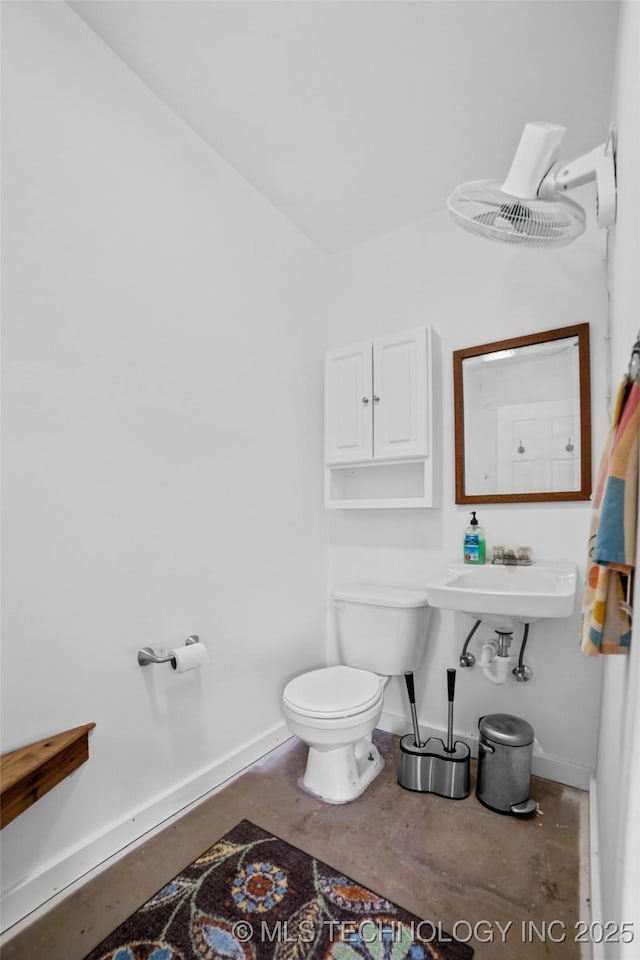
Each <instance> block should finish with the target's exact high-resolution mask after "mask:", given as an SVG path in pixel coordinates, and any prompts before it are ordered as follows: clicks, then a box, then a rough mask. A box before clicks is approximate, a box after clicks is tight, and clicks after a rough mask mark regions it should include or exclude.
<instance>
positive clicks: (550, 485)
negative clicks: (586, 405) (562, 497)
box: [497, 400, 580, 493]
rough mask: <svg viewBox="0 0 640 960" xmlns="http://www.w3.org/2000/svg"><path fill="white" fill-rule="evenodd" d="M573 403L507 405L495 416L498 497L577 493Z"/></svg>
mask: <svg viewBox="0 0 640 960" xmlns="http://www.w3.org/2000/svg"><path fill="white" fill-rule="evenodd" d="M577 427H578V416H577V413H576V412H575V403H574V402H571V401H566V400H549V401H541V402H540V403H520V404H509V405H505V406H502V407H499V408H498V411H497V441H498V442H497V492H498V493H538V492H540V491H543V490H551V491H558V490H579V489H580V438H579V436H576V435H577V434H578V433H579V431H578V429H577Z"/></svg>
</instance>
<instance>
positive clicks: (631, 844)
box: [594, 2, 640, 960]
mask: <svg viewBox="0 0 640 960" xmlns="http://www.w3.org/2000/svg"><path fill="white" fill-rule="evenodd" d="M614 117H615V123H616V128H617V136H618V148H617V175H618V218H617V223H616V226H615V228H613V229H612V231H611V267H610V286H611V313H612V373H613V381H614V383H615V384H617V382H618V381H619V380H620V379H621V377H622V375H623V373H624V371H625V369H626V366H627V364H628V362H629V354H630V351H631V347H632V346H633V343H634V341H635V339H636V336H637V335H638V330H639V329H640V288H639V286H638V263H640V236H639V235H638V223H640V174H639V171H640V5H639V4H637V3H635V2H629V3H625V4H624V5H623V7H622V10H621V19H620V28H619V44H618V69H617V76H616V90H615V101H614ZM638 544H639V545H640V534H639V537H638ZM634 606H635V608H636V609H640V589H639V584H638V581H637V579H636V595H635V601H634ZM604 667H605V669H604V677H603V680H604V682H603V696H602V722H601V725H600V737H599V743H598V764H597V771H596V791H595V795H596V797H597V810H598V840H599V857H600V871H599V877H595V878H594V879H595V880H596V881H598V880H599V881H600V883H599V887H600V889H601V891H602V902H601V904H600V905H599V906H600V909H601V911H602V913H601V916H602V917H603V918H604V919H607V920H613V921H616V922H618V923H624V922H626V923H632V924H634V931H635V936H634V940H633V941H632V942H631V943H629V944H627V945H616V944H611V945H609V946H608V948H607V950H606V956H607V957H609V958H614V957H618V956H624V957H628V958H629V960H635V958H637V957H638V954H639V950H640V947H639V945H638V944H639V942H640V857H639V853H640V825H639V823H638V809H639V807H640V709H638V699H639V697H640V630H639V629H638V624H637V621H636V623H635V625H634V630H633V637H632V643H631V652H630V655H629V657H609V658H607V660H606V662H605V664H604Z"/></svg>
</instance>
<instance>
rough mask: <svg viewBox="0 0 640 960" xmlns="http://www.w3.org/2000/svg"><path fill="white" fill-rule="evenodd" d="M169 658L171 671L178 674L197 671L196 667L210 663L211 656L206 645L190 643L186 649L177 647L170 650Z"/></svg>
mask: <svg viewBox="0 0 640 960" xmlns="http://www.w3.org/2000/svg"><path fill="white" fill-rule="evenodd" d="M169 656H170V657H171V669H172V670H175V672H176V673H184V672H185V671H186V670H195V668H196V667H201V666H203V664H205V663H209V654H208V653H207V648H206V647H205V645H204V643H188V644H186V646H184V647H176V649H175V650H169Z"/></svg>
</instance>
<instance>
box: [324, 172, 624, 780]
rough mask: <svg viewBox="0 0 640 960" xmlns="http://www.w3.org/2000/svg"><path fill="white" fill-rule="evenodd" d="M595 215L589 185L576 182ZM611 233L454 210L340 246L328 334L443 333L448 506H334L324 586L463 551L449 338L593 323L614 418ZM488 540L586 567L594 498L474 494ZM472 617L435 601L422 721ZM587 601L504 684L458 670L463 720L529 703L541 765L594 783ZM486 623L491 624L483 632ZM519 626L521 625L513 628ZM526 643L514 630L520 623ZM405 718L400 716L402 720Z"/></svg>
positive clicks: (598, 367) (424, 570)
mask: <svg viewBox="0 0 640 960" xmlns="http://www.w3.org/2000/svg"><path fill="white" fill-rule="evenodd" d="M576 197H577V199H579V200H582V201H583V202H584V203H585V204H586V205H587V207H588V210H589V219H590V220H591V221H593V220H594V209H595V204H594V191H593V189H592V188H583V189H582V190H581V191H580V192H579V193H577V194H576ZM603 252H604V236H603V235H602V234H600V233H598V231H597V230H595V229H594V228H591V229H590V230H589V231H588V232H587V234H585V235H584V236H583V237H582V238H580V239H579V240H578V241H577V242H576V243H574V244H573V245H571V246H569V247H564V248H561V249H558V250H550V251H542V250H530V249H521V248H511V247H507V246H503V245H499V244H495V243H490V242H488V241H485V242H483V241H482V240H481V239H479V238H476V237H473V236H471V235H469V234H466V233H464V232H463V231H462V230H460V229H459V228H458V227H456V226H455V225H454V224H453V222H452V221H451V220H450V219H449V217H448V215H447V214H446V212H442V213H438V214H435V215H433V216H430V217H427V218H424V219H422V220H419V221H417V222H415V223H413V224H411V225H409V226H407V227H405V228H403V229H402V230H398V231H396V232H394V233H390V234H387V235H386V236H384V237H380V238H379V239H377V240H373V241H371V242H369V243H367V244H363V245H362V246H360V247H358V248H355V249H353V250H351V251H347V252H346V253H344V254H340V255H337V256H335V257H333V258H332V259H331V261H330V270H329V343H330V346H337V345H339V344H341V343H349V342H350V341H357V340H361V339H363V338H365V337H368V336H375V335H377V334H383V333H387V332H389V331H393V330H398V329H402V328H404V327H410V326H414V325H417V324H419V323H432V324H433V325H434V326H435V327H436V329H437V330H438V332H439V334H440V336H441V338H442V361H443V396H442V399H441V402H440V404H439V415H441V416H442V422H443V450H442V473H443V501H442V509H440V510H404V511H393V510H387V511H385V510H363V511H352V512H348V511H336V512H335V513H334V514H332V516H331V518H330V543H329V560H330V568H329V580H330V585H333V584H336V583H339V582H340V581H343V580H350V579H354V578H357V579H367V578H371V579H372V580H374V581H378V582H385V581H386V582H391V583H406V584H408V585H414V586H418V585H420V584H423V583H425V582H427V581H428V579H429V577H431V576H433V575H435V574H437V573H438V571H439V570H440V569H441V568H442V566H443V565H444V564H445V563H446V562H447V561H448V560H451V559H454V558H457V559H459V558H460V557H461V553H462V538H463V531H464V528H465V527H466V526H467V523H468V518H469V512H470V509H471V505H469V506H467V505H462V506H456V505H455V504H454V446H453V384H452V380H453V377H452V360H451V354H452V351H453V350H455V349H458V348H462V347H470V346H473V345H476V344H481V343H485V342H490V341H493V340H500V339H504V338H507V337H513V336H517V335H519V334H526V333H533V332H537V331H542V330H548V329H553V328H555V327H562V326H566V325H569V324H574V323H582V322H588V323H589V324H590V325H591V358H592V404H593V410H592V414H593V438H594V442H595V446H596V447H598V446H599V444H600V442H601V441H602V438H603V436H604V434H605V430H606V403H605V393H606V386H605V379H606V378H605V353H606V346H605V334H606V307H607V304H606V294H605V284H604V264H603ZM477 511H478V518H479V520H480V523H481V524H482V525H483V526H484V527H485V530H486V532H487V542H488V546H491V544H492V543H501V544H504V545H506V546H517V545H520V544H526V545H529V546H531V547H533V550H534V556H537V557H538V558H546V559H563V558H564V559H569V560H573V561H574V562H576V563H577V564H578V565H579V567H580V570H581V572H584V568H585V561H586V544H587V536H588V528H589V519H590V503H589V502H572V503H537V504H522V505H518V504H499V505H490V504H479V505H478V506H477ZM472 625H473V620H472V618H471V617H467V616H466V615H462V614H461V615H454V614H453V613H451V612H449V611H442V613H437V612H436V613H435V614H434V616H433V619H432V626H431V630H430V635H429V639H428V644H427V653H426V658H425V663H424V664H423V668H422V669H421V671H420V673H419V675H418V677H417V678H416V684H417V693H416V695H417V697H418V704H419V714H420V719H421V722H422V724H423V725H424V727H425V730H430V729H434V728H435V729H439V730H440V731H442V730H443V728H444V727H445V726H446V717H447V714H446V683H445V669H446V668H447V667H451V666H457V664H458V656H459V653H460V649H461V647H462V644H463V641H464V639H465V636H466V634H467V633H468V631H469V629H470V628H471V626H472ZM579 634H580V616H579V611H576V614H575V615H574V616H573V617H572V618H571V619H567V620H559V621H549V622H548V623H536V624H533V626H532V627H531V631H530V639H529V643H528V647H527V655H526V658H525V660H526V662H528V663H529V664H530V665H531V667H532V668H533V671H534V676H533V679H532V680H531V681H530V682H529V683H526V684H519V683H517V682H516V681H515V679H514V678H510V679H509V681H508V682H507V684H506V685H505V686H503V687H497V686H494V685H492V684H490V683H489V681H488V680H486V679H485V678H484V676H483V675H482V673H481V672H480V670H479V669H478V668H475V669H464V670H458V675H457V689H456V708H455V715H456V732H457V734H458V735H464V736H467V737H475V736H477V722H478V718H479V717H480V716H482V715H483V714H486V713H490V712H506V713H513V714H516V715H517V716H522V717H524V718H526V719H527V720H529V721H530V722H531V723H532V724H533V727H534V730H535V732H536V737H537V739H538V745H537V748H536V750H537V753H538V754H539V756H538V757H536V758H535V759H534V771H535V772H538V773H540V774H542V775H544V776H549V777H551V778H554V779H559V780H561V781H564V782H567V783H573V784H577V785H580V786H582V787H586V786H587V784H588V779H589V772H590V770H591V769H592V768H593V766H594V763H595V755H596V742H597V731H598V718H599V694H600V673H601V664H600V663H599V662H597V661H594V660H587V659H585V657H583V656H582V654H581V653H580V651H579V647H578V641H579ZM489 636H492V632H491V630H490V628H488V627H485V626H484V625H483V626H482V627H481V628H480V629H479V630H478V633H477V634H476V637H475V638H474V640H473V642H472V647H471V649H472V650H474V652H475V653H476V654H477V653H478V651H479V640H480V639H481V638H482V639H485V638H488V637H489ZM515 637H516V635H515V634H514V638H515ZM517 640H518V644H519V641H520V636H517ZM385 708H386V711H387V713H386V718H385V719H386V722H387V723H388V724H389V725H390V726H391V727H392V728H393V729H398V728H399V729H400V730H402V732H406V730H407V729H409V719H408V718H409V713H408V705H407V704H406V698H405V694H404V690H403V689H402V685H401V681H400V680H394V681H393V682H392V684H391V685H390V687H389V688H388V693H387V698H386V701H385ZM398 717H403V718H404V719H402V720H398V719H397V718H398Z"/></svg>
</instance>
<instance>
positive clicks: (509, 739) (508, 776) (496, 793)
mask: <svg viewBox="0 0 640 960" xmlns="http://www.w3.org/2000/svg"><path fill="white" fill-rule="evenodd" d="M478 730H479V732H480V738H479V742H478V776H477V782H476V797H477V798H478V800H479V801H480V803H482V804H484V805H485V807H489V808H490V809H491V810H496V811H497V812H498V813H509V814H512V815H514V816H524V815H525V814H529V813H533V812H534V811H535V810H536V809H537V804H536V802H535V800H532V799H531V797H530V795H529V794H530V789H531V755H532V753H533V740H534V733H533V727H532V726H531V724H530V723H527V721H526V720H522V719H520V717H513V716H511V714H508V713H492V714H489V715H488V716H486V717H480V720H479V721H478Z"/></svg>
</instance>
